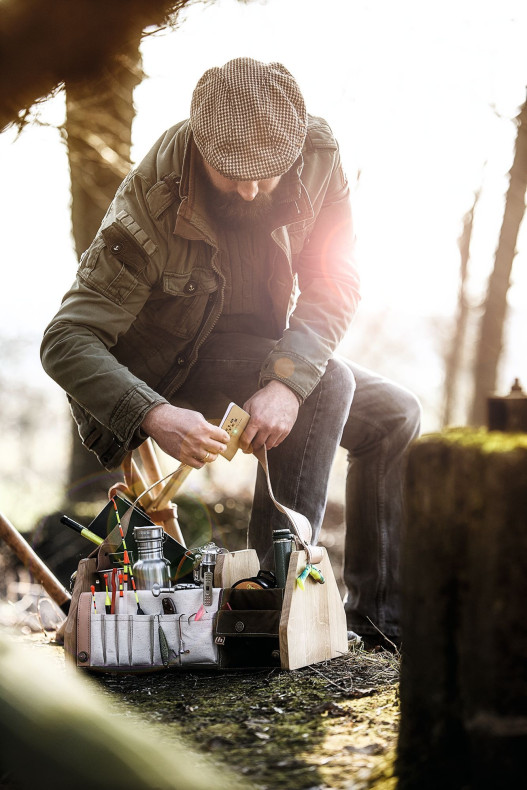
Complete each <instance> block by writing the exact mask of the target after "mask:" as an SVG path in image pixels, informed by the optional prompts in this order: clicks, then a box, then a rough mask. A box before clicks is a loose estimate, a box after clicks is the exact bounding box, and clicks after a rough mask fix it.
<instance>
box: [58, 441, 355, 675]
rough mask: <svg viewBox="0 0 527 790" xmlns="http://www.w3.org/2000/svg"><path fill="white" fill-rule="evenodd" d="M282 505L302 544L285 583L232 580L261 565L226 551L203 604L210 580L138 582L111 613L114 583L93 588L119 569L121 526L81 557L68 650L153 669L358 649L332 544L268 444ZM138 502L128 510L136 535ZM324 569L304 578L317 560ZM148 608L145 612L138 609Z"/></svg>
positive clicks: (97, 662) (299, 659) (76, 657)
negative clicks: (316, 540)
mask: <svg viewBox="0 0 527 790" xmlns="http://www.w3.org/2000/svg"><path fill="white" fill-rule="evenodd" d="M257 457H258V460H259V461H260V463H261V465H262V467H263V469H264V471H265V474H266V477H267V484H268V489H269V494H270V496H271V499H272V500H273V502H274V504H275V506H276V507H277V508H278V509H279V510H280V511H281V512H282V513H284V515H286V516H287V518H288V520H289V523H290V528H291V532H292V534H293V535H294V538H295V543H296V550H294V551H293V552H292V553H291V558H290V561H289V570H288V574H287V579H286V583H285V587H284V588H283V589H282V588H270V589H237V588H232V585H233V584H235V583H236V582H237V581H239V580H240V579H245V578H247V577H253V576H256V575H257V573H258V572H259V570H260V566H259V561H258V557H257V554H256V551H254V549H248V550H244V551H236V552H231V553H224V554H221V553H220V554H218V555H217V562H216V567H215V571H214V583H213V595H212V604H211V605H210V606H207V607H205V606H204V605H203V590H202V588H201V587H195V588H190V589H177V590H175V591H174V592H171V593H162V594H160V595H159V596H157V597H156V596H155V595H154V594H153V593H152V591H151V590H138V591H137V595H138V599H139V606H138V603H137V599H136V597H135V594H134V592H130V591H128V592H126V593H124V596H123V598H118V599H117V600H118V603H119V604H120V605H119V606H118V608H117V612H116V613H115V614H106V610H105V592H104V591H103V592H99V591H97V592H95V594H94V595H92V593H91V592H90V587H91V585H94V584H95V580H96V578H97V577H99V578H100V579H102V574H103V573H104V571H106V572H111V559H110V556H109V555H110V553H111V552H114V551H115V550H116V549H115V547H116V546H119V545H120V543H121V537H120V534H119V532H118V527H115V529H114V530H112V532H110V534H109V535H108V536H107V538H106V540H105V541H104V542H103V543H102V544H101V545H100V546H99V547H98V548H97V549H96V550H95V551H94V552H93V553H92V554H91V555H90V556H89V557H88V558H87V559H84V560H81V561H80V563H79V567H78V571H77V577H76V580H75V587H74V590H73V595H72V601H71V606H70V613H69V615H68V620H67V622H66V627H65V632H64V647H65V649H66V654H67V655H68V656H69V658H70V659H71V660H73V661H74V662H75V663H76V665H77V667H79V668H82V669H87V670H95V671H105V672H148V671H156V670H163V669H188V668H195V667H200V666H201V667H213V666H216V667H219V668H220V669H221V668H224V669H227V668H229V669H230V668H235V667H266V666H279V667H282V668H283V669H298V668H299V667H303V666H307V665H309V664H315V663H318V662H321V661H327V660H329V659H332V658H336V657H338V656H341V655H343V654H345V653H347V651H348V641H347V627H346V615H345V612H344V607H343V604H342V600H341V597H340V593H339V591H338V587H337V584H336V581H335V577H334V574H333V570H332V567H331V564H330V562H329V559H328V555H327V551H326V549H324V548H322V547H320V546H312V545H311V525H310V523H309V521H308V519H307V518H305V516H303V515H301V514H300V513H297V512H296V511H294V510H291V509H290V508H286V507H285V506H283V505H281V504H280V503H279V502H277V501H276V499H275V498H274V495H273V491H272V487H271V481H270V478H269V470H268V465H267V453H266V452H265V448H264V451H263V452H262V453H260V454H258V456H257ZM133 511H134V506H133V505H130V508H129V509H128V511H127V512H126V513H125V514H124V515H123V516H122V518H121V527H122V529H123V533H124V535H125V537H126V534H127V531H128V528H129V522H130V517H131V515H132V513H133ZM308 564H309V565H313V566H316V568H315V571H319V572H320V573H321V575H322V577H323V579H324V583H317V582H316V581H314V580H313V579H312V578H309V577H307V578H306V580H305V583H304V585H303V589H302V587H301V586H299V585H298V584H297V579H298V577H299V575H300V574H302V571H304V569H305V568H306V566H307V565H308ZM139 610H140V612H141V613H138V611H139Z"/></svg>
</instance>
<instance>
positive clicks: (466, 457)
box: [398, 429, 527, 790]
mask: <svg viewBox="0 0 527 790" xmlns="http://www.w3.org/2000/svg"><path fill="white" fill-rule="evenodd" d="M402 578H403V628H404V632H403V633H404V645H403V660H402V667H401V729H400V737H399V757H398V774H399V788H400V790H414V788H415V789H416V790H417V788H419V790H428V789H429V788H430V789H432V788H434V789H435V788H442V790H443V789H444V788H449V790H457V789H458V788H459V790H461V788H463V790H468V789H469V788H470V789H472V788H474V789H475V788H478V790H481V788H487V787H489V788H490V787H492V788H496V787H508V786H509V784H510V785H511V786H512V782H514V781H516V780H517V779H518V778H519V777H520V776H523V777H524V776H525V772H524V769H523V759H524V754H525V750H526V749H527V435H526V434H502V433H497V432H487V431H485V430H477V431H476V430H470V429H456V430H451V431H447V432H445V433H442V434H437V435H430V436H426V437H423V438H422V439H421V440H419V441H418V442H416V443H415V445H414V446H413V447H412V448H411V451H410V455H409V464H408V472H407V527H406V534H405V538H404V541H403V555H402Z"/></svg>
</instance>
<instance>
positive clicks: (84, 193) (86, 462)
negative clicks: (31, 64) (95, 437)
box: [65, 34, 142, 501]
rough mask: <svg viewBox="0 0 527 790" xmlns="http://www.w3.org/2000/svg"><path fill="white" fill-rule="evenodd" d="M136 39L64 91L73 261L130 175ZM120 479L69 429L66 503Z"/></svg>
mask: <svg viewBox="0 0 527 790" xmlns="http://www.w3.org/2000/svg"><path fill="white" fill-rule="evenodd" d="M139 43H140V35H139V34H137V35H136V37H135V38H134V40H133V41H131V42H130V43H129V45H128V46H127V48H126V50H123V51H122V52H121V53H120V55H117V56H115V58H114V60H113V62H112V63H111V65H109V66H108V67H107V68H106V69H105V71H104V74H103V75H102V76H101V78H100V79H98V80H97V81H96V82H89V83H80V84H68V85H67V86H66V124H65V132H66V139H67V147H68V160H69V166H70V173H71V194H72V203H71V216H72V229H73V237H74V242H75V249H76V252H77V256H78V257H80V255H81V254H82V253H83V252H84V250H86V249H87V248H88V247H89V245H90V244H91V242H92V241H93V238H94V236H95V235H96V233H97V230H98V228H99V225H100V223H101V220H102V218H103V216H104V214H105V212H106V209H107V208H108V206H109V204H110V203H111V201H112V199H113V197H114V195H115V192H116V190H117V188H118V186H119V184H120V183H121V181H122V180H123V178H124V177H125V175H126V174H127V173H128V171H129V169H130V149H131V139H132V121H133V119H134V115H135V111H134V105H133V91H134V88H135V86H136V85H138V84H139V82H140V81H141V77H142V71H141V56H140V53H139ZM116 479H118V476H116V474H115V473H114V474H110V473H108V472H106V471H105V470H103V468H102V467H101V466H100V465H99V462H98V461H97V459H96V457H95V455H93V453H90V452H89V451H88V450H86V449H85V448H84V446H83V445H82V443H81V441H80V439H79V436H78V434H77V430H76V427H75V426H74V428H73V437H72V451H71V459H70V469H69V487H68V490H69V494H68V498H69V499H70V501H93V500H96V499H99V498H101V497H102V496H104V495H105V494H106V492H107V490H108V488H109V487H110V485H111V484H112V483H113V482H115V480H116Z"/></svg>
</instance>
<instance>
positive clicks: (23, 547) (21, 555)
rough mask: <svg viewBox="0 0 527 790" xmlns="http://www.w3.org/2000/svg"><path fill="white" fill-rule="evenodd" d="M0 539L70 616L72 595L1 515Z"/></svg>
mask: <svg viewBox="0 0 527 790" xmlns="http://www.w3.org/2000/svg"><path fill="white" fill-rule="evenodd" d="M0 537H2V538H3V539H4V540H5V542H6V543H7V545H8V546H10V548H11V549H13V551H14V552H15V554H16V556H17V557H18V559H19V560H20V561H21V562H23V563H24V565H25V566H26V568H27V569H28V570H29V571H31V573H33V574H34V576H35V579H36V581H38V582H39V583H40V584H41V585H42V586H43V587H44V589H45V591H46V592H47V594H48V595H49V597H50V598H51V599H52V600H53V601H55V603H56V604H57V606H59V607H60V608H61V609H62V611H63V612H64V614H68V611H69V608H70V601H71V595H70V594H69V592H68V591H67V590H66V589H65V587H63V585H62V584H61V583H60V582H59V580H58V579H57V578H56V576H54V575H53V574H52V573H51V571H50V570H49V568H48V567H46V565H44V563H43V562H42V560H41V559H40V557H39V556H38V555H37V554H36V553H35V551H34V550H33V549H32V548H31V546H30V545H29V543H28V542H27V541H26V540H25V539H24V538H23V537H22V535H21V534H20V532H19V531H18V530H17V529H16V527H14V526H13V524H11V522H10V521H8V519H7V518H6V517H5V516H3V515H2V514H1V513H0Z"/></svg>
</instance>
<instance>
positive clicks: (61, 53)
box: [0, 0, 193, 130]
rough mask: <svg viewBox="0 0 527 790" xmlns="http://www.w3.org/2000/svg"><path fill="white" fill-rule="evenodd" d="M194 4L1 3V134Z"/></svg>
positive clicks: (113, 0)
mask: <svg viewBox="0 0 527 790" xmlns="http://www.w3.org/2000/svg"><path fill="white" fill-rule="evenodd" d="M192 1H193V0H3V2H1V3H0V130H2V129H4V128H5V127H6V126H8V125H10V124H13V123H18V124H19V125H20V124H22V125H23V124H24V122H25V121H26V120H27V119H28V117H31V113H30V108H31V107H32V106H33V105H34V104H35V103H36V102H39V101H40V100H42V99H43V98H44V97H47V96H49V95H50V94H51V93H52V92H53V91H55V90H56V89H57V87H58V86H60V85H62V84H63V83H66V82H68V83H74V82H77V81H84V80H93V79H96V78H97V77H98V76H99V75H100V74H101V72H102V71H103V70H104V67H105V66H106V65H107V64H108V63H109V62H110V61H111V59H112V57H113V56H114V54H115V53H116V52H123V51H126V48H127V46H128V44H129V42H130V41H131V40H134V39H135V38H136V37H137V36H138V35H140V34H141V31H142V30H144V28H147V27H149V26H152V25H154V26H163V25H165V24H172V22H171V21H170V20H171V19H173V17H174V15H177V13H178V11H179V10H180V9H181V8H183V7H184V6H186V5H189V4H190V3H191V2H192Z"/></svg>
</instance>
